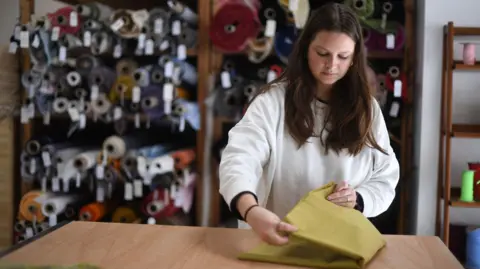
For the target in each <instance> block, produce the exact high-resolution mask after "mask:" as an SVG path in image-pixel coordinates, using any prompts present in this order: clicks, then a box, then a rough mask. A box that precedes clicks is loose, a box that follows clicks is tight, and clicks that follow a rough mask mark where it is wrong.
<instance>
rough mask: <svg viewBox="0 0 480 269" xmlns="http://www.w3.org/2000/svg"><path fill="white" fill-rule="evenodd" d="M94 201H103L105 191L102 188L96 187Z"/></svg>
mask: <svg viewBox="0 0 480 269" xmlns="http://www.w3.org/2000/svg"><path fill="white" fill-rule="evenodd" d="M96 198H97V199H96V200H97V202H99V203H102V202H104V201H105V189H104V188H103V187H97V193H96Z"/></svg>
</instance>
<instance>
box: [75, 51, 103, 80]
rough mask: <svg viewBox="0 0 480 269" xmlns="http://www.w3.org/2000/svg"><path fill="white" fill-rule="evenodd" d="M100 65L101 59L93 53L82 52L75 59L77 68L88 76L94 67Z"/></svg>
mask: <svg viewBox="0 0 480 269" xmlns="http://www.w3.org/2000/svg"><path fill="white" fill-rule="evenodd" d="M100 65H101V61H100V59H99V58H97V57H95V56H93V55H91V54H82V55H80V56H79V57H78V58H77V60H76V61H75V67H76V70H77V72H79V73H80V74H81V75H82V76H88V75H89V74H90V73H91V72H92V70H93V69H94V68H96V67H98V66H100Z"/></svg>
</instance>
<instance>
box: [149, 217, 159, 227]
mask: <svg viewBox="0 0 480 269" xmlns="http://www.w3.org/2000/svg"><path fill="white" fill-rule="evenodd" d="M147 224H148V225H155V224H157V221H156V220H155V218H153V217H149V218H148V219H147Z"/></svg>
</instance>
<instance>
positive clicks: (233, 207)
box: [230, 191, 258, 220]
mask: <svg viewBox="0 0 480 269" xmlns="http://www.w3.org/2000/svg"><path fill="white" fill-rule="evenodd" d="M246 193H250V194H251V195H253V197H255V201H257V204H258V198H257V196H256V195H255V194H254V193H252V192H251V191H242V192H241V193H239V194H237V195H236V196H235V197H233V199H232V201H231V202H230V211H231V212H232V213H233V215H234V216H235V218H237V219H239V220H244V219H243V216H242V215H240V212H238V208H237V203H238V199H240V196H242V195H244V194H246Z"/></svg>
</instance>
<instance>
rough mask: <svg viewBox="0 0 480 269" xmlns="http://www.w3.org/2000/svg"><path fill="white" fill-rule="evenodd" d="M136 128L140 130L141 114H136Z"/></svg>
mask: <svg viewBox="0 0 480 269" xmlns="http://www.w3.org/2000/svg"><path fill="white" fill-rule="evenodd" d="M134 121H135V128H137V129H138V128H140V113H135V119H134Z"/></svg>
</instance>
